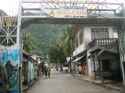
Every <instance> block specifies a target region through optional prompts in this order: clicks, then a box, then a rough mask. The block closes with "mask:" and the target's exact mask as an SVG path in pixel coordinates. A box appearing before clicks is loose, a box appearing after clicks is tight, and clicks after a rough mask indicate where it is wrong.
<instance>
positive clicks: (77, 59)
mask: <svg viewBox="0 0 125 93" xmlns="http://www.w3.org/2000/svg"><path fill="white" fill-rule="evenodd" d="M83 57H85V55H84V56H81V57H78V58H76V59H75V60H73V61H72V62H77V61H79V60H81V59H82V58H83Z"/></svg>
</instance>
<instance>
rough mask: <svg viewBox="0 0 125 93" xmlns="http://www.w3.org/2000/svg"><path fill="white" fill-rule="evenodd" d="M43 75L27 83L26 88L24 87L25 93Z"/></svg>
mask: <svg viewBox="0 0 125 93" xmlns="http://www.w3.org/2000/svg"><path fill="white" fill-rule="evenodd" d="M41 77H42V76H40V77H38V78H37V79H36V80H33V81H32V82H31V83H29V84H28V85H26V88H24V89H23V90H22V91H23V93H26V91H28V90H29V89H30V88H31V87H32V86H33V85H34V84H35V83H36V82H37V81H38V80H39V79H40V78H41Z"/></svg>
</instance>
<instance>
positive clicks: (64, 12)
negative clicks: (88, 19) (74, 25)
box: [46, 9, 87, 18]
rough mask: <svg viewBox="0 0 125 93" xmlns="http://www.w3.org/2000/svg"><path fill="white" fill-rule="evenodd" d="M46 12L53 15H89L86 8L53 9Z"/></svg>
mask: <svg viewBox="0 0 125 93" xmlns="http://www.w3.org/2000/svg"><path fill="white" fill-rule="evenodd" d="M46 13H47V14H48V15H49V16H52V17H59V18H60V17H84V16H87V12H86V10H81V9H79V10H78V9H77V10H75V9H53V10H46Z"/></svg>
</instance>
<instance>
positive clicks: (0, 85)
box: [0, 49, 19, 93]
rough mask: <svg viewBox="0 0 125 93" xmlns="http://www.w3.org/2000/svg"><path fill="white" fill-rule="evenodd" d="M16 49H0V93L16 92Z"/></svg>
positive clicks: (17, 52)
mask: <svg viewBox="0 0 125 93" xmlns="http://www.w3.org/2000/svg"><path fill="white" fill-rule="evenodd" d="M18 58H19V51H18V50H15V49H13V50H7V49H6V50H1V51H0V93H18V70H17V69H18Z"/></svg>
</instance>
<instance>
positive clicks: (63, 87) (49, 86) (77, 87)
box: [27, 73, 120, 93]
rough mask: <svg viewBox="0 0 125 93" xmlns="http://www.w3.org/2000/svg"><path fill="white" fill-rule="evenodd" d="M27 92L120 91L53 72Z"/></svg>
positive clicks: (76, 92)
mask: <svg viewBox="0 0 125 93" xmlns="http://www.w3.org/2000/svg"><path fill="white" fill-rule="evenodd" d="M27 93H120V92H118V91H115V90H110V89H106V88H103V87H101V86H98V85H95V84H91V83H89V82H87V81H84V80H80V79H77V78H75V77H73V76H70V75H65V74H59V73H55V74H54V73H53V74H52V76H51V77H50V78H46V79H44V78H41V79H39V80H38V81H37V82H36V83H35V84H34V85H33V86H32V87H31V88H30V89H29V90H28V91H27Z"/></svg>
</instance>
